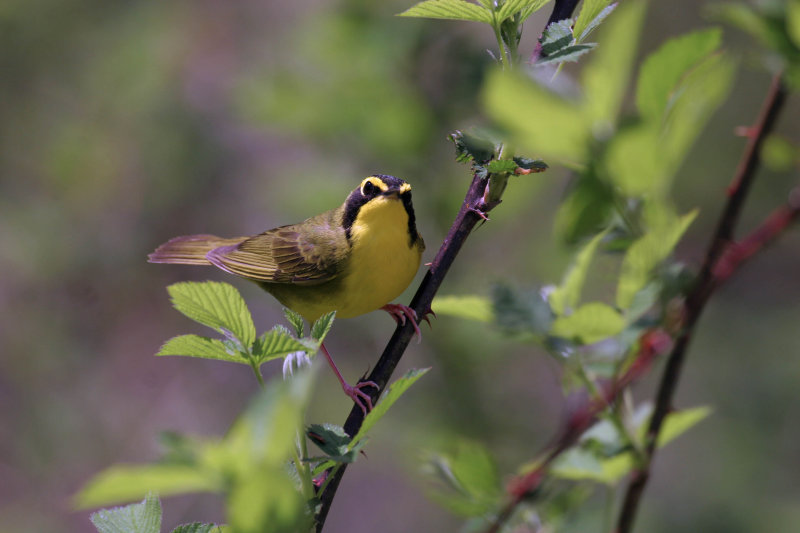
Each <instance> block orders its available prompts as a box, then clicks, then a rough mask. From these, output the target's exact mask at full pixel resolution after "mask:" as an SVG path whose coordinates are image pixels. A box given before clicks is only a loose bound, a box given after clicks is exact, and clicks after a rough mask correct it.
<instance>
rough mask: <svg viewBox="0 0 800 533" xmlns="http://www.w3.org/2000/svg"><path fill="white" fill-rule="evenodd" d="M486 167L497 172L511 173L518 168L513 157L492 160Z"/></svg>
mask: <svg viewBox="0 0 800 533" xmlns="http://www.w3.org/2000/svg"><path fill="white" fill-rule="evenodd" d="M486 168H487V169H488V170H489V172H493V173H495V174H510V173H512V172H514V171H515V170H517V164H516V163H515V162H514V161H513V160H511V159H499V160H497V159H496V160H494V161H490V162H489V164H488V165H486Z"/></svg>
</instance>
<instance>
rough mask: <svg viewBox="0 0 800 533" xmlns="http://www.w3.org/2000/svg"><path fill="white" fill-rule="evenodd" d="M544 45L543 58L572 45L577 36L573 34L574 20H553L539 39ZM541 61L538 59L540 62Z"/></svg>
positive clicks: (542, 49)
mask: <svg viewBox="0 0 800 533" xmlns="http://www.w3.org/2000/svg"><path fill="white" fill-rule="evenodd" d="M539 42H540V43H541V45H542V48H541V55H542V56H543V58H542V59H545V58H548V57H549V56H550V54H555V53H557V52H558V51H560V50H563V49H564V48H566V47H568V46H570V45H572V44H573V43H574V42H575V38H574V36H573V34H572V21H571V20H570V19H564V20H559V21H557V22H552V23H550V24H548V26H547V27H546V28H545V29H544V32H542V37H541V38H540V39H539ZM538 62H539V61H537V63H538Z"/></svg>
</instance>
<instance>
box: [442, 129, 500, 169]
mask: <svg viewBox="0 0 800 533" xmlns="http://www.w3.org/2000/svg"><path fill="white" fill-rule="evenodd" d="M448 138H449V139H450V140H451V141H453V144H454V145H455V147H456V161H458V162H459V163H478V164H483V163H486V162H487V161H489V160H491V159H492V158H493V157H494V156H495V153H496V151H497V149H498V148H499V147H498V146H497V144H496V142H495V140H494V139H493V138H490V136H489V135H488V134H486V133H484V132H480V133H464V132H462V131H458V130H456V131H454V132H453V133H451V134H450V135H448Z"/></svg>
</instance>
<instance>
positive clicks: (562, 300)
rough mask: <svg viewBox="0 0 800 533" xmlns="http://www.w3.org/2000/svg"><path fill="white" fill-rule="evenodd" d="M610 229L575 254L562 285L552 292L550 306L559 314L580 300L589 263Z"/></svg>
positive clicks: (599, 234)
mask: <svg viewBox="0 0 800 533" xmlns="http://www.w3.org/2000/svg"><path fill="white" fill-rule="evenodd" d="M608 231H609V230H608V229H606V230H604V231H602V232H601V233H598V234H597V235H595V236H594V238H592V240H590V241H589V242H588V243H586V245H585V246H584V247H583V248H582V249H581V251H580V252H578V253H577V254H576V255H575V259H574V260H573V262H572V264H571V265H570V267H569V268H568V269H567V273H566V275H565V276H564V279H563V280H562V282H561V285H559V286H558V287H556V289H555V290H554V291H553V292H552V293H550V297H549V299H548V301H549V302H550V308H551V309H552V310H553V312H554V313H555V314H557V315H563V314H564V312H565V311H566V310H567V309H569V308H575V307H576V306H577V305H578V300H579V299H580V297H581V291H582V290H583V284H584V282H585V281H586V275H587V273H588V272H589V265H590V264H591V262H592V259H593V258H594V254H595V252H596V251H597V247H598V246H599V245H600V243H601V242H602V241H603V239H604V238H605V236H606V235H608Z"/></svg>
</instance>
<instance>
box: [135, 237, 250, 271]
mask: <svg viewBox="0 0 800 533" xmlns="http://www.w3.org/2000/svg"><path fill="white" fill-rule="evenodd" d="M246 238H247V237H233V238H231V239H223V238H222V237H217V236H215V235H186V236H183V237H175V238H173V239H170V240H168V241H167V242H165V243H164V244H162V245H161V246H159V247H158V248H156V250H155V251H154V252H153V253H151V254H150V255H148V256H147V261H148V262H150V263H172V264H178V265H210V264H211V263H210V262H209V261H208V259H206V254H208V252H210V251H211V250H214V249H215V248H219V247H220V246H231V245H236V244H239V243H240V242H242V241H243V240H245V239H246Z"/></svg>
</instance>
